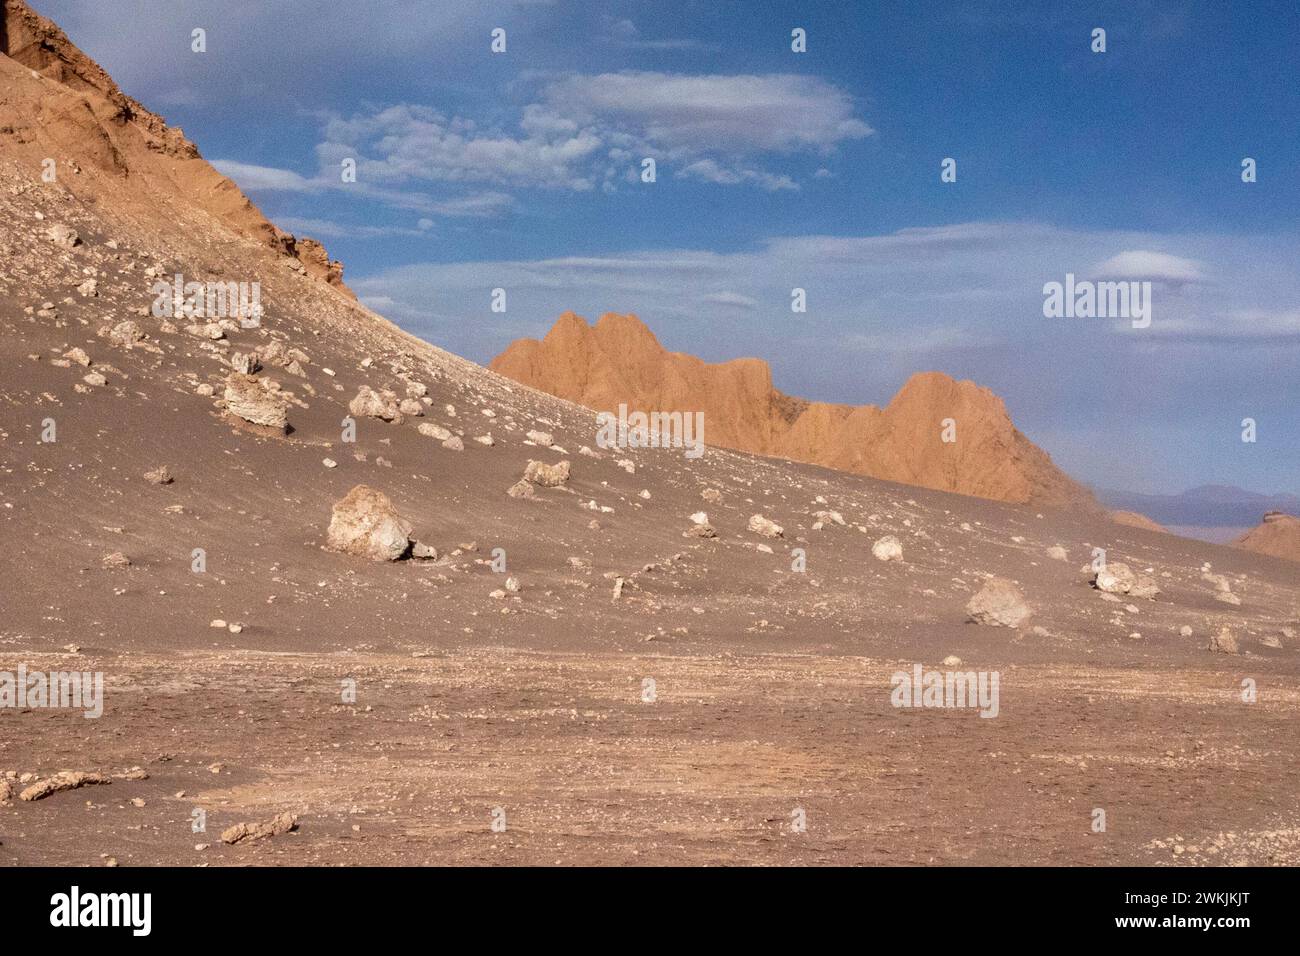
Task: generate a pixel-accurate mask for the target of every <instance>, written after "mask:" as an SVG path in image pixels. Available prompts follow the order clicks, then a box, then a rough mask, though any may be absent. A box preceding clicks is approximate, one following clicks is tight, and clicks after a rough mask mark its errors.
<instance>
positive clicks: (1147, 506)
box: [1095, 485, 1300, 528]
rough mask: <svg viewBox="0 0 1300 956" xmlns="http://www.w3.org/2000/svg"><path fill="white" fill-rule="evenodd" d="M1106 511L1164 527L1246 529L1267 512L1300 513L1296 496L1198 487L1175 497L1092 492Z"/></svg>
mask: <svg viewBox="0 0 1300 956" xmlns="http://www.w3.org/2000/svg"><path fill="white" fill-rule="evenodd" d="M1095 493H1096V495H1097V498H1098V500H1100V501H1101V502H1102V504H1104V505H1105V506H1106V507H1108V508H1112V509H1115V510H1120V511H1136V512H1138V513H1139V514H1143V515H1146V516H1147V517H1148V518H1151V519H1152V520H1153V521H1157V522H1159V523H1160V524H1162V525H1165V526H1168V527H1197V528H1250V527H1254V526H1255V525H1257V524H1259V521H1260V519H1261V518H1262V517H1263V516H1264V513H1265V512H1268V511H1284V512H1286V513H1288V514H1297V513H1300V495H1292V494H1285V493H1284V494H1271V495H1265V494H1260V493H1259V492H1255V491H1247V490H1246V489H1244V488H1237V487H1234V486H1233V485H1202V486H1200V487H1199V488H1190V489H1188V490H1187V491H1184V492H1182V493H1181V494H1177V495H1142V494H1137V493H1136V492H1132V491H1116V490H1113V489H1107V488H1098V489H1095Z"/></svg>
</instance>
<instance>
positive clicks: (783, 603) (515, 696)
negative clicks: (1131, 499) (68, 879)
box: [0, 0, 1300, 866]
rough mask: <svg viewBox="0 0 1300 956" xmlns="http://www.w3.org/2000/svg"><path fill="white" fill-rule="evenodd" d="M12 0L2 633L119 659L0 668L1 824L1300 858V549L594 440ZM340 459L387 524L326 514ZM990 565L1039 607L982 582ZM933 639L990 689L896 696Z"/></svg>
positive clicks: (451, 843)
mask: <svg viewBox="0 0 1300 956" xmlns="http://www.w3.org/2000/svg"><path fill="white" fill-rule="evenodd" d="M3 8H4V11H5V31H4V33H3V34H0V41H2V42H0V544H2V545H3V546H2V547H0V581H3V588H2V591H0V595H2V597H0V671H14V670H16V668H17V667H18V666H19V665H20V664H22V665H24V666H25V667H26V668H27V669H28V670H29V671H37V670H39V671H43V672H51V671H79V672H102V674H103V675H104V699H103V715H102V716H101V717H99V718H97V719H85V717H84V716H83V714H82V713H81V712H79V711H77V710H72V709H66V708H64V709H52V708H41V707H28V708H22V707H0V862H3V863H4V864H6V865H17V866H27V865H37V864H42V865H51V864H55V865H68V866H104V865H122V866H129V865H178V866H201V865H202V866H246V865H277V864H307V865H362V864H383V865H390V864H391V865H420V864H469V865H482V864H537V865H554V864H597V865H617V864H621V865H626V864H640V865H666V864H759V865H777V864H877V865H921V864H925V865H931V864H982V865H983V864H987V865H1009V864H1050V865H1118V864H1155V865H1179V866H1183V865H1189V866H1190V865H1237V864H1266V865H1272V864H1279V865H1295V864H1297V863H1300V806H1298V805H1297V794H1298V793H1300V734H1297V732H1296V727H1297V721H1300V634H1298V633H1297V631H1298V630H1300V581H1298V577H1300V576H1298V575H1297V567H1298V566H1297V564H1296V563H1295V562H1294V561H1289V560H1286V559H1284V558H1282V557H1277V556H1272V555H1268V554H1258V553H1253V552H1251V551H1246V550H1242V549H1238V548H1229V547H1222V546H1215V545H1211V544H1206V543H1203V542H1198V541H1193V540H1189V539H1185V538H1180V537H1177V536H1174V535H1170V534H1165V533H1161V532H1159V531H1156V530H1150V529H1147V528H1142V527H1134V526H1131V525H1125V524H1120V523H1117V522H1115V521H1112V520H1110V519H1109V517H1108V516H1107V515H1106V514H1105V513H1104V512H1101V511H1100V510H1099V509H1095V508H1092V507H1084V506H1081V505H1079V504H1078V503H1077V502H1076V503H1070V502H1063V501H1060V500H1056V501H1054V502H1043V501H1037V500H1035V501H1025V502H1016V501H996V500H991V499H990V498H987V497H975V496H973V495H964V494H958V493H953V492H951V491H944V490H936V489H934V488H924V487H917V486H913V485H905V484H899V483H894V482H891V481H887V480H883V479H881V478H878V477H871V476H868V475H865V474H853V473H850V471H848V470H832V469H830V468H827V467H822V466H820V465H817V464H807V463H799V462H796V461H791V460H787V459H785V458H780V457H764V456H761V455H758V454H753V453H746V452H741V451H732V450H728V449H725V448H720V447H717V446H714V445H712V444H710V445H709V447H708V448H707V450H706V452H705V454H704V455H703V456H702V457H700V458H699V459H690V458H687V457H686V456H684V455H683V454H682V451H681V449H677V448H614V449H606V448H600V447H598V445H597V442H596V431H597V429H596V412H595V411H594V410H593V409H592V408H589V407H584V406H583V405H580V404H576V403H575V402H571V401H567V400H565V399H562V398H558V397H555V396H553V395H548V394H545V393H544V392H542V391H539V390H536V389H534V388H532V387H529V386H528V385H524V384H521V383H520V382H517V381H512V380H510V379H508V378H506V377H505V376H503V375H501V374H498V373H497V372H494V371H490V370H488V369H486V368H483V367H481V366H478V365H475V364H473V363H471V362H468V361H466V360H464V359H461V358H458V357H456V356H454V355H451V354H449V353H447V352H444V351H442V350H441V349H439V348H438V347H437V345H436V344H430V343H426V342H423V341H420V340H419V339H416V338H414V337H413V336H411V335H408V334H407V333H405V332H403V331H402V330H401V329H399V328H398V327H397V326H395V325H393V324H391V323H389V322H388V321H386V320H385V319H384V318H382V317H381V316H380V315H378V314H376V313H374V312H372V311H370V310H369V309H367V308H365V307H364V306H363V305H361V304H359V303H358V302H357V301H356V300H355V299H354V298H353V297H352V296H351V294H350V293H349V291H348V289H347V287H346V284H345V282H346V275H345V272H344V270H343V269H342V267H341V266H340V265H339V264H338V263H334V262H331V261H330V260H329V258H328V256H326V255H325V253H324V251H323V249H322V248H321V247H320V246H319V244H316V243H312V242H310V241H306V240H304V239H303V238H302V237H292V236H289V235H288V234H286V233H283V232H282V231H280V230H278V229H276V228H275V227H274V226H273V225H271V224H270V223H268V222H267V221H266V220H265V219H264V218H263V217H262V216H261V214H260V213H259V212H258V211H257V209H256V208H255V207H253V206H252V204H251V203H249V202H248V200H247V199H245V198H244V197H243V196H242V195H241V194H240V193H239V192H238V190H237V189H236V188H235V186H234V185H233V183H231V182H230V181H229V180H226V179H225V178H224V177H221V176H220V175H219V174H218V173H217V172H216V171H215V170H213V169H212V168H211V167H209V166H208V165H207V163H206V162H205V161H204V160H203V159H202V157H201V156H200V155H199V153H198V150H197V148H195V147H194V146H193V145H192V144H191V143H189V141H188V140H186V139H185V138H184V136H183V134H181V133H180V132H179V131H178V130H175V129H171V128H168V127H166V126H165V124H163V122H162V120H161V119H160V118H158V117H157V116H155V115H153V114H152V113H149V112H148V110H147V109H146V108H145V107H143V106H141V105H140V104H138V103H135V102H134V101H132V100H129V98H127V97H125V96H124V95H123V94H122V93H121V92H120V91H118V90H117V89H116V87H115V86H113V85H112V81H111V80H110V79H109V78H108V77H107V75H106V74H103V72H102V71H100V70H98V68H97V67H96V66H95V65H94V64H93V63H91V62H90V61H89V60H88V59H87V58H85V57H84V56H83V55H82V54H81V53H80V52H79V51H78V50H77V49H76V48H75V47H74V46H72V45H71V42H70V41H68V40H67V38H66V37H64V36H63V35H62V34H61V33H60V32H59V31H58V30H57V28H55V27H53V26H52V25H50V24H48V22H46V21H41V20H39V19H38V18H36V17H35V16H34V14H32V13H31V12H30V11H29V10H28V9H27V8H26V6H25V4H23V3H21V2H19V0H4V3H3ZM51 157H52V158H54V159H55V160H56V163H55V169H56V177H55V178H54V179H53V180H52V181H51V180H49V179H47V178H44V177H43V175H42V174H43V170H44V169H45V167H44V166H43V163H42V161H43V160H44V159H46V158H51ZM176 275H182V276H183V277H184V278H185V280H186V281H187V282H188V281H195V282H199V283H204V284H211V283H217V282H223V281H244V282H253V281H256V282H258V283H259V284H260V290H261V304H262V306H263V314H262V316H261V319H260V323H259V324H257V325H256V326H254V327H246V326H245V325H244V324H243V323H241V322H239V321H231V320H230V319H229V318H225V319H224V320H208V319H203V318H199V319H195V318H193V317H191V316H184V315H173V316H172V317H171V318H167V317H159V316H158V315H157V314H155V313H156V310H155V306H156V305H157V299H158V296H157V295H156V294H155V293H154V292H153V291H152V289H153V287H154V285H155V283H157V282H158V281H160V280H161V281H171V280H172V277H174V276H176ZM610 307H611V309H620V310H626V309H629V308H631V307H632V304H630V303H629V304H621V303H610ZM647 319H648V320H649V321H652V317H647ZM769 385H770V382H769ZM873 411H874V410H873ZM932 412H933V423H932V426H933V427H932V428H931V429H929V431H931V432H932V433H933V436H934V439H935V440H936V441H937V438H938V434H939V422H940V420H941V419H943V418H944V417H947V414H948V409H947V408H946V407H935V408H933V409H932ZM917 414H920V413H919V412H918V413H917ZM349 420H350V421H351V422H352V424H353V428H354V433H350V432H349V427H348V424H347V422H348V421H349ZM710 424H711V426H712V423H710ZM1016 435H1017V436H1018V433H1016ZM707 437H708V436H707V435H706V441H707ZM349 438H354V440H348V439H349ZM1016 440H1017V441H1020V440H1023V439H1022V438H1021V437H1017V439H1016ZM1028 447H1029V448H1033V446H1032V445H1030V446H1028ZM1033 450H1034V451H1035V452H1037V449H1033ZM1026 454H1028V452H1026ZM1040 454H1041V453H1040ZM791 457H796V458H797V457H801V456H798V455H793V456H791ZM532 462H540V463H542V464H543V465H545V466H557V465H560V464H561V463H563V462H568V463H569V464H568V466H567V472H565V470H564V469H563V468H557V469H554V470H552V468H551V467H547V468H545V469H539V468H537V467H536V466H534V465H531V464H530V463H532ZM995 464H996V463H995ZM1030 465H1031V466H1032V467H1033V468H1039V467H1040V466H1041V465H1042V462H1040V461H1039V460H1037V459H1035V460H1034V461H1032V462H1030ZM972 467H973V466H972ZM1036 473H1039V474H1041V472H1036ZM528 474H531V475H532V478H531V479H529V478H525V475H528ZM973 480H975V479H974V478H972V481H973ZM1067 481H1068V479H1065V478H1064V477H1063V476H1062V477H1061V479H1060V480H1059V481H1058V480H1057V479H1056V478H1055V477H1054V476H1053V477H1052V479H1051V487H1052V488H1064V487H1066V485H1065V484H1064V483H1065V482H1067ZM357 486H365V487H366V488H369V489H373V491H375V492H378V493H380V494H381V495H382V496H384V498H385V499H386V501H387V502H390V503H391V506H392V509H394V511H395V514H396V515H398V516H400V521H404V522H405V523H406V524H405V525H402V524H401V523H400V521H398V520H397V519H393V520H392V521H390V522H389V523H388V524H386V525H385V527H386V528H387V529H388V530H389V531H391V529H392V528H394V527H397V528H399V529H400V530H399V533H398V534H397V537H398V539H399V542H398V543H399V545H400V546H399V548H398V549H397V550H398V551H399V553H398V554H396V555H390V557H396V558H398V559H397V560H373V559H372V557H370V556H366V555H363V554H356V553H348V547H347V545H348V542H345V541H340V536H339V535H338V534H335V535H331V533H330V528H331V523H332V520H333V516H334V515H335V511H334V509H335V506H336V504H337V503H339V502H340V501H342V500H343V499H345V497H347V496H348V495H349V493H350V492H351V491H352V490H353V489H354V488H356V487H357ZM1018 487H1019V486H1018ZM1026 497H1029V496H1028V495H1026ZM375 507H377V508H379V509H381V510H382V509H383V508H384V507H386V506H385V505H384V504H383V503H382V502H380V503H379V504H378V505H376V506H375ZM386 517H389V518H391V517H392V516H391V515H388V516H386ZM756 517H761V518H762V519H766V521H764V520H758V521H756V520H755V518H756ZM406 529H409V532H408V531H407V530H406ZM778 529H779V530H778ZM408 533H409V539H410V540H409V541H408V540H407V534H408ZM891 538H892V539H893V540H892V542H891V544H890V546H888V547H884V548H881V549H877V547H876V546H877V545H880V543H881V542H882V541H885V540H887V539H891ZM412 542H414V543H412ZM388 543H391V542H388ZM351 544H354V545H355V544H357V541H356V540H355V539H353V540H352V541H351ZM374 544H375V542H374V540H373V539H370V538H365V537H364V536H362V539H361V540H360V544H359V545H358V547H359V548H360V549H361V550H365V549H366V548H368V547H370V546H371V545H374ZM331 545H332V546H333V547H331ZM340 547H342V550H340ZM1097 548H1100V549H1104V550H1105V552H1106V560H1107V561H1108V562H1109V565H1110V567H1111V568H1112V569H1113V570H1114V571H1115V572H1116V574H1115V575H1113V577H1114V576H1118V569H1117V568H1116V567H1115V566H1116V565H1123V566H1126V567H1127V569H1129V570H1128V574H1129V578H1128V579H1125V580H1119V581H1114V580H1109V579H1106V578H1102V577H1100V576H1099V575H1098V574H1097V572H1096V569H1095V568H1094V567H1092V566H1091V562H1093V560H1094V549H1097ZM196 549H201V560H200V559H199V558H196V554H195V551H196ZM498 549H500V550H498ZM877 550H879V552H880V555H884V559H882V557H881V556H879V555H878V554H877V553H876V551H877ZM196 561H198V562H199V564H198V565H196ZM801 562H802V563H805V564H806V566H805V567H804V568H803V569H800V570H797V569H796V565H797V564H800V563H801ZM993 578H997V579H999V580H1000V581H1001V582H1004V584H1003V585H1000V586H1005V582H1010V586H1011V587H1012V588H1013V589H1014V591H1015V593H1017V594H1018V595H1019V599H1018V603H1019V605H1020V606H1021V608H1022V609H1023V612H1024V614H1023V615H1022V614H1019V613H1018V614H1016V615H1015V617H1016V618H1017V624H1016V626H994V624H993V623H991V621H990V617H992V618H996V617H998V612H997V611H996V610H995V611H994V612H993V613H992V615H988V614H986V615H978V614H976V615H974V616H976V617H978V618H979V619H980V620H981V621H983V623H976V622H975V621H972V620H971V618H972V616H973V615H972V611H971V610H970V603H971V601H972V598H973V597H975V595H976V594H977V593H979V592H981V590H983V589H984V588H985V587H986V586H987V585H988V583H989V581H990V580H991V579H993ZM1139 585H1140V586H1139ZM1024 615H1027V616H1024ZM952 658H959V659H960V663H959V664H958V663H951V659H952ZM945 661H949V662H950V663H948V664H947V665H946V666H948V667H949V668H957V669H959V670H963V671H965V670H971V671H978V672H997V673H998V674H999V675H1000V678H1001V684H1000V687H1001V697H1000V706H999V712H998V714H997V716H996V718H994V719H984V718H982V717H981V716H980V714H979V713H978V712H976V711H975V710H971V709H966V710H943V709H908V708H899V707H896V706H893V704H892V703H891V677H892V675H893V674H894V673H895V672H898V671H904V672H911V671H912V668H913V667H914V665H917V664H920V665H923V666H924V667H926V668H940V667H944V666H945V663H944V662H945ZM1244 681H1249V682H1253V686H1254V687H1255V688H1256V689H1257V697H1256V698H1254V699H1252V700H1251V701H1250V702H1247V701H1246V700H1244V699H1243V687H1244V685H1243V682H1244ZM352 691H354V693H352ZM69 771H70V772H73V773H74V774H84V775H92V776H86V777H76V778H68V777H60V776H59V774H61V773H64V772H69ZM68 780H75V782H76V784H77V785H76V786H71V787H70V788H69V789H63V790H58V788H57V786H52V787H50V788H49V789H52V790H55V791H56V792H51V793H49V794H48V795H45V794H41V793H40V790H41V788H42V785H43V784H46V783H55V784H57V783H58V782H59V781H68ZM24 795H27V796H26V798H25V796H24ZM1098 809H1101V810H1104V812H1105V819H1106V827H1105V830H1104V832H1097V831H1095V829H1094V821H1095V819H1096V818H1095V811H1096V810H1098ZM196 811H202V814H201V815H202V816H203V817H204V818H205V827H204V829H203V830H201V831H197V832H196V831H195V829H194V826H193V824H194V820H195V819H196V816H195V813H196ZM801 812H802V813H801ZM284 815H289V817H288V818H286V817H285V816H284ZM277 819H279V820H282V821H284V820H286V819H290V820H291V825H292V829H288V826H289V825H290V824H289V823H285V824H284V825H272V824H271V821H275V820H277ZM797 819H802V820H803V821H805V822H806V826H803V827H799V826H795V825H794V822H795V821H796V820H797ZM242 823H250V824H267V825H268V826H267V830H266V831H265V832H264V833H258V834H255V835H254V836H253V837H251V838H247V839H246V838H243V837H241V836H239V835H238V834H236V835H235V838H234V839H232V840H230V841H226V840H223V838H222V835H223V834H225V833H228V832H229V831H230V828H232V827H236V826H237V825H238V824H242Z"/></svg>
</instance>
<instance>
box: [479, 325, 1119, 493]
mask: <svg viewBox="0 0 1300 956" xmlns="http://www.w3.org/2000/svg"><path fill="white" fill-rule="evenodd" d="M489 367H490V368H492V369H493V370H494V371H497V372H500V373H501V374H503V375H506V376H508V377H510V378H513V379H515V380H517V381H520V382H523V383H524V384H527V385H531V386H533V387H534V388H539V389H541V390H543V391H546V392H549V393H551V394H552V395H557V396H559V397H561V398H565V399H568V400H569V401H573V402H577V403H579V404H582V405H586V406H588V407H590V408H594V409H597V410H607V411H612V410H614V409H616V408H617V406H618V404H619V403H626V404H627V405H628V406H629V408H637V409H642V410H645V411H647V412H648V411H651V410H655V411H668V412H672V411H682V412H688V411H703V412H704V420H705V423H706V436H705V440H706V443H707V444H710V445H720V446H722V447H726V448H735V449H739V450H742V451H751V452H756V453H758V454H763V455H772V456H776V457H781V458H789V459H793V460H795V461H805V462H811V463H815V464H820V465H826V466H828V467H831V468H836V469H840V470H842V471H849V472H854V473H856V474H863V475H870V476H872V477H874V478H883V479H886V480H889V481H897V482H902V483H904V484H911V485H919V486H922V487H926V488H934V489H938V490H942V491H952V492H957V493H959V494H967V495H975V496H977V497H981V498H992V499H994V500H999V501H1012V502H1019V503H1032V504H1042V505H1078V504H1083V505H1087V506H1089V507H1092V506H1094V503H1093V501H1092V497H1091V495H1090V493H1089V492H1088V491H1087V490H1086V489H1085V488H1083V487H1082V486H1081V485H1079V484H1078V483H1076V482H1074V481H1073V480H1072V479H1070V478H1069V477H1068V476H1066V475H1065V474H1064V473H1063V472H1061V471H1060V469H1058V468H1057V467H1056V466H1055V465H1054V464H1053V463H1052V460H1051V458H1050V456H1048V455H1047V454H1046V453H1045V452H1044V451H1042V450H1041V449H1040V448H1038V447H1037V446H1036V445H1034V444H1033V443H1032V442H1030V441H1029V440H1028V439H1027V438H1026V437H1025V436H1024V435H1023V434H1021V432H1020V431H1019V430H1017V429H1016V428H1015V426H1014V425H1013V424H1012V422H1011V418H1010V416H1009V415H1008V414H1007V410H1006V406H1005V405H1004V404H1003V402H1002V400H1001V399H1000V398H998V397H997V396H996V395H994V394H993V393H992V392H991V391H989V390H988V389H986V388H981V387H980V386H978V385H976V384H975V383H974V382H970V381H956V380H954V379H952V378H950V377H949V376H947V375H944V374H942V373H940V372H921V373H917V374H916V375H913V376H912V377H911V378H910V379H909V380H908V381H907V383H906V384H904V386H903V387H902V388H901V389H900V390H899V392H898V394H897V395H895V396H894V398H893V400H892V401H891V402H890V403H889V404H888V405H887V406H885V407H884V408H878V407H876V406H874V405H862V406H853V405H838V404H831V403H827V402H812V401H807V400H805V399H801V398H796V397H794V396H790V395H786V394H784V393H782V392H780V391H779V390H777V389H775V388H773V386H772V373H771V369H770V368H769V367H768V365H767V363H766V362H764V361H762V360H760V359H756V358H740V359H733V360H731V361H728V362H722V363H718V364H710V363H707V362H704V361H703V360H701V359H699V358H697V357H695V356H692V355H687V354H684V353H681V352H669V351H668V350H667V349H665V348H664V347H663V346H662V345H661V344H660V343H659V341H658V339H657V338H656V337H655V335H654V333H653V332H651V331H650V329H649V328H648V327H647V326H646V325H645V324H644V323H643V322H642V321H641V320H640V319H638V318H637V317H636V316H635V315H620V314H617V313H607V314H605V315H604V316H602V317H601V318H600V320H599V321H598V322H596V323H595V324H594V325H589V324H588V323H587V322H586V321H585V320H584V319H583V318H581V317H580V316H578V315H575V314H574V313H572V312H566V313H565V314H564V315H562V316H560V318H559V319H557V320H556V322H555V325H554V326H553V327H552V328H551V330H550V331H549V332H548V333H547V335H546V337H545V338H543V339H541V340H540V341H539V340H537V339H520V340H517V341H515V342H513V343H511V345H510V346H509V347H508V348H507V349H506V350H505V351H504V352H502V353H501V354H500V355H498V356H497V357H496V358H495V359H493V361H492V363H491V364H490V366H489ZM946 419H952V420H953V422H954V423H955V426H954V429H953V437H955V439H956V440H955V441H952V442H947V441H944V440H943V433H944V423H945V420H946Z"/></svg>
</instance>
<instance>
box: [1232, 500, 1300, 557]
mask: <svg viewBox="0 0 1300 956" xmlns="http://www.w3.org/2000/svg"><path fill="white" fill-rule="evenodd" d="M1232 546H1233V547H1234V548H1241V549H1242V550H1243V551H1254V552H1255V553H1256V554H1268V555H1272V556H1273V557H1275V558H1285V559H1286V560H1288V561H1300V518H1297V517H1295V516H1294V515H1289V514H1284V513H1283V512H1281V511H1270V512H1269V513H1268V514H1266V515H1264V520H1263V521H1261V522H1260V523H1259V525H1258V526H1257V527H1254V528H1251V529H1250V530H1249V531H1247V532H1246V533H1245V534H1243V535H1242V536H1241V537H1239V538H1237V539H1236V540H1235V541H1233V542H1232Z"/></svg>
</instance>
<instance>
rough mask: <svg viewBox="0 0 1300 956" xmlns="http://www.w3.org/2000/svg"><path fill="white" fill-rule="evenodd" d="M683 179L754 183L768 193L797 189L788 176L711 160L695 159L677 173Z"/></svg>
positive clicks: (724, 183)
mask: <svg viewBox="0 0 1300 956" xmlns="http://www.w3.org/2000/svg"><path fill="white" fill-rule="evenodd" d="M677 176H678V177H679V178H683V179H692V178H693V179H702V180H704V181H705V182H709V183H718V184H720V185H723V186H734V185H737V184H738V183H754V184H756V185H758V186H761V187H762V188H764V189H766V190H768V191H769V192H776V191H777V190H781V189H798V188H799V184H798V183H796V182H795V181H794V180H793V179H791V178H790V177H789V176H777V175H774V174H772V173H768V172H764V171H763V170H761V169H748V168H746V167H744V166H733V167H730V168H728V167H725V166H721V165H719V164H718V163H717V162H716V161H715V160H712V159H697V160H696V161H695V162H693V163H691V164H690V165H689V166H683V167H682V168H681V169H679V170H678V171H677Z"/></svg>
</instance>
